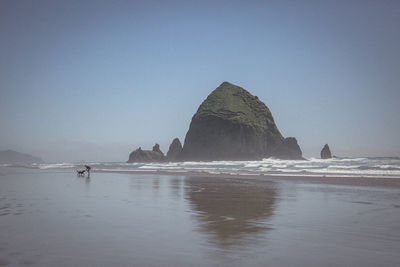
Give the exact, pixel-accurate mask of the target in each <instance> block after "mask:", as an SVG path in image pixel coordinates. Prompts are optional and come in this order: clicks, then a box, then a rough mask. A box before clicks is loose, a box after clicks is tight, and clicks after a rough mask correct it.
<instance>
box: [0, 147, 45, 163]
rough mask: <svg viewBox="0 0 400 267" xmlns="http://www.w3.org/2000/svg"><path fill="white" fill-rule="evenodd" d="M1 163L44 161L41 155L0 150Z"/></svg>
mask: <svg viewBox="0 0 400 267" xmlns="http://www.w3.org/2000/svg"><path fill="white" fill-rule="evenodd" d="M0 163H1V164H30V163H44V162H43V160H42V159H41V158H39V157H36V156H32V155H29V154H24V153H20V152H17V151H14V150H3V151H0Z"/></svg>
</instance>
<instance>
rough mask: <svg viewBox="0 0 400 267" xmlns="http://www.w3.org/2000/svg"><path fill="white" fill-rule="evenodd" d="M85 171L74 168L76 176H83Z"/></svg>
mask: <svg viewBox="0 0 400 267" xmlns="http://www.w3.org/2000/svg"><path fill="white" fill-rule="evenodd" d="M85 171H86V170H83V171H78V170H76V173H77V174H78V176H84V175H85Z"/></svg>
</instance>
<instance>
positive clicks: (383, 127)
mask: <svg viewBox="0 0 400 267" xmlns="http://www.w3.org/2000/svg"><path fill="white" fill-rule="evenodd" d="M398 29H400V2H398V1H323V2H321V1H296V2H295V1H246V2H244V1H220V2H218V3H215V2H213V1H202V2H196V1H193V2H192V1H84V2H81V1H8V0H5V1H1V2H0V34H1V39H2V42H0V58H1V59H2V60H1V61H0V91H1V98H0V135H1V137H0V150H6V149H12V150H16V151H18V152H22V153H29V154H32V155H35V156H39V157H41V158H42V159H43V160H45V161H47V162H60V161H65V162H68V161H73V162H78V161H81V160H84V161H126V160H127V159H128V155H129V153H130V152H131V151H132V150H134V149H136V148H138V147H139V146H140V147H142V148H143V149H151V148H152V146H153V145H154V144H155V143H159V144H160V146H161V150H162V151H163V152H164V153H166V152H167V150H168V146H169V144H170V143H171V142H172V140H173V138H175V137H178V138H179V139H180V140H181V142H182V143H183V142H184V138H185V135H186V132H187V130H188V129H189V124H190V121H191V118H192V116H193V114H194V113H195V112H196V110H197V108H198V106H199V105H200V104H201V102H202V101H203V100H204V99H205V98H206V97H207V95H208V94H209V93H211V91H212V90H214V89H215V88H216V87H217V86H219V85H220V84H221V83H222V82H223V81H229V82H231V83H234V84H236V85H238V86H241V87H243V88H245V89H246V90H248V91H249V92H250V93H252V94H253V95H256V96H258V97H259V99H260V100H261V101H263V102H264V103H265V104H266V105H267V106H268V107H269V109H270V110H271V112H272V115H273V117H274V119H275V122H276V124H277V126H278V128H279V130H280V131H281V133H282V135H283V136H285V137H289V136H294V137H296V138H297V140H298V142H299V145H300V147H301V149H302V151H303V155H304V156H305V157H319V153H320V150H321V149H322V147H323V145H324V144H326V143H328V144H329V146H330V147H331V150H332V153H333V155H337V156H350V157H358V156H400V142H399V140H398V136H399V132H400V119H399V117H398V114H400V105H399V104H398V103H399V100H400V88H399V84H400V50H399V49H398V48H399V47H400V34H399V31H398Z"/></svg>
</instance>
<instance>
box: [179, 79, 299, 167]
mask: <svg viewBox="0 0 400 267" xmlns="http://www.w3.org/2000/svg"><path fill="white" fill-rule="evenodd" d="M272 156H273V157H277V158H282V159H302V157H301V150H300V147H299V146H298V145H297V141H296V139H295V138H290V139H284V137H283V136H282V134H281V133H280V132H279V130H278V128H277V126H276V125H275V122H274V118H273V117H272V114H271V111H270V110H269V109H268V107H267V106H266V105H265V104H264V103H263V102H261V101H260V100H259V99H258V97H256V96H253V95H252V94H250V93H249V92H248V91H246V90H245V89H243V88H241V87H239V86H236V85H233V84H231V83H228V82H223V83H222V84H221V85H220V86H219V87H218V88H217V89H215V90H214V91H213V92H212V93H211V94H210V95H209V96H208V97H207V99H206V100H204V102H203V103H202V104H201V105H200V107H199V108H198V110H197V112H196V113H195V114H194V116H193V118H192V122H191V123H190V127H189V131H188V132H187V134H186V138H185V142H184V146H183V150H182V153H181V155H180V156H179V158H180V159H181V160H251V159H260V158H264V157H272Z"/></svg>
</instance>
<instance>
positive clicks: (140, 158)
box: [127, 144, 165, 163]
mask: <svg viewBox="0 0 400 267" xmlns="http://www.w3.org/2000/svg"><path fill="white" fill-rule="evenodd" d="M162 161H165V156H164V153H163V152H162V151H161V150H160V145H159V144H155V145H154V146H153V150H142V148H141V147H139V148H138V149H136V150H135V151H133V152H132V153H131V154H129V159H128V161H127V163H133V162H162Z"/></svg>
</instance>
